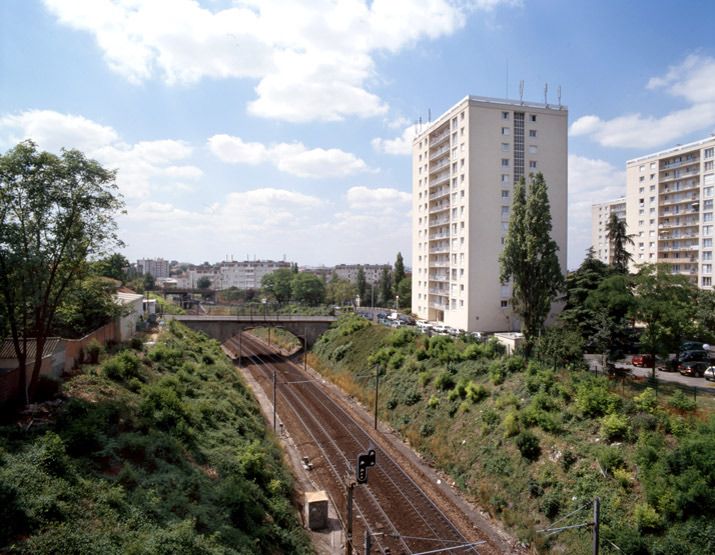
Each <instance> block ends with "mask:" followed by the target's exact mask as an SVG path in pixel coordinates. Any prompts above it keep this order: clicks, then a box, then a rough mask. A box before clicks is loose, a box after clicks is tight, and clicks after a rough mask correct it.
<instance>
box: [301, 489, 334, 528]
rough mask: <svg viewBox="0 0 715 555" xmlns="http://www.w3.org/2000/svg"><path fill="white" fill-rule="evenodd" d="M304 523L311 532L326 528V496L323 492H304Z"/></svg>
mask: <svg viewBox="0 0 715 555" xmlns="http://www.w3.org/2000/svg"><path fill="white" fill-rule="evenodd" d="M305 522H306V524H307V525H308V528H310V529H311V530H321V529H323V528H326V527H327V526H328V495H327V493H325V491H323V490H321V491H306V492H305Z"/></svg>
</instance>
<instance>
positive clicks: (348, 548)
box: [345, 480, 355, 555]
mask: <svg viewBox="0 0 715 555" xmlns="http://www.w3.org/2000/svg"><path fill="white" fill-rule="evenodd" d="M354 489H355V482H353V481H352V480H349V481H348V522H347V528H348V529H347V534H346V538H345V555H352V548H353V490H354Z"/></svg>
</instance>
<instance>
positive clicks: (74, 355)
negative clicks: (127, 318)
mask: <svg viewBox="0 0 715 555" xmlns="http://www.w3.org/2000/svg"><path fill="white" fill-rule="evenodd" d="M92 340H96V341H97V342H98V343H99V344H100V345H106V344H107V343H109V342H110V341H119V330H118V326H117V322H110V323H109V324H105V325H104V326H102V327H101V328H97V329H96V330H94V331H93V332H92V333H88V334H87V335H85V336H84V337H83V338H81V339H63V341H64V343H65V365H64V370H65V372H67V371H68V370H71V369H72V368H75V367H76V366H77V365H78V364H79V363H80V362H81V361H82V359H83V357H84V352H85V351H86V350H87V345H88V344H89V343H90V342H91V341H92Z"/></svg>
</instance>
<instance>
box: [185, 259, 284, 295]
mask: <svg viewBox="0 0 715 555" xmlns="http://www.w3.org/2000/svg"><path fill="white" fill-rule="evenodd" d="M291 265H292V263H291V262H283V261H278V262H276V261H273V260H245V261H240V262H224V263H222V264H220V265H219V266H217V267H216V266H215V267H213V268H190V269H188V270H187V271H186V273H185V274H184V275H182V276H178V277H177V284H178V287H187V288H196V287H197V286H198V282H199V280H200V279H202V278H204V277H205V278H208V279H209V280H211V288H212V289H216V290H223V289H230V288H231V287H236V288H237V289H260V288H261V281H262V280H263V276H265V275H267V274H270V273H271V272H275V271H276V270H279V269H281V268H283V269H290V267H291Z"/></svg>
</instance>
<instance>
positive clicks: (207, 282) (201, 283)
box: [196, 276, 211, 289]
mask: <svg viewBox="0 0 715 555" xmlns="http://www.w3.org/2000/svg"><path fill="white" fill-rule="evenodd" d="M196 286H197V287H198V288H199V289H208V288H209V287H211V278H210V277H208V276H201V277H200V278H199V279H198V281H197V282H196Z"/></svg>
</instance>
